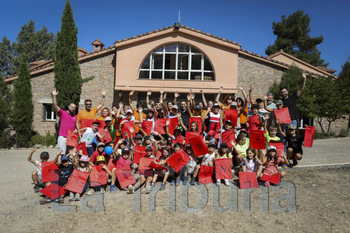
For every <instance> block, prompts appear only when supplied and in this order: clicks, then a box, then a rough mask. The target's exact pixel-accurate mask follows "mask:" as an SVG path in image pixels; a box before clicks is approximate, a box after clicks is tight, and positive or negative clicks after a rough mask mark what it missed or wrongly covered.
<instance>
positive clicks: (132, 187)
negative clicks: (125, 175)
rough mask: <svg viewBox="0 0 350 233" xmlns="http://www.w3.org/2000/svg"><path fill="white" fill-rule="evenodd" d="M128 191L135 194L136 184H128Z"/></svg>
mask: <svg viewBox="0 0 350 233" xmlns="http://www.w3.org/2000/svg"><path fill="white" fill-rule="evenodd" d="M128 193H129V194H133V193H134V186H132V185H129V186H128Z"/></svg>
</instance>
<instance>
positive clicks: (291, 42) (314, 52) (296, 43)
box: [265, 10, 328, 67]
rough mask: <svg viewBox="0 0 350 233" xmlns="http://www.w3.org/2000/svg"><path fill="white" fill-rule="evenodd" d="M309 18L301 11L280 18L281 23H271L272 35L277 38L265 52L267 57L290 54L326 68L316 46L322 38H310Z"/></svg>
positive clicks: (326, 64)
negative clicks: (274, 54) (283, 53)
mask: <svg viewBox="0 0 350 233" xmlns="http://www.w3.org/2000/svg"><path fill="white" fill-rule="evenodd" d="M310 20H311V19H310V17H309V16H308V14H304V11H303V10H298V11H297V12H295V13H293V14H291V15H289V16H288V17H286V16H285V15H283V16H282V21H281V22H273V23H272V29H273V34H275V35H276V36H277V39H276V40H275V43H274V44H273V45H269V46H268V47H267V49H266V50H265V53H266V54H267V55H271V54H273V53H276V52H279V51H280V50H281V49H283V51H284V52H286V53H288V54H291V55H293V56H295V57H297V58H299V59H300V60H303V61H305V62H307V63H309V64H311V65H314V66H325V67H326V66H328V63H324V62H325V61H324V60H323V59H321V52H320V51H319V50H318V49H317V45H319V44H321V43H322V41H323V36H318V37H311V36H310V34H309V33H310V32H311V29H310Z"/></svg>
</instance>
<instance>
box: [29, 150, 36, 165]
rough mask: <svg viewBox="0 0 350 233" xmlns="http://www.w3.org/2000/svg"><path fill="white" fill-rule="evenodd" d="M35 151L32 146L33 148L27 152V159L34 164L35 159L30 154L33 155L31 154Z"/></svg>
mask: <svg viewBox="0 0 350 233" xmlns="http://www.w3.org/2000/svg"><path fill="white" fill-rule="evenodd" d="M35 151H36V149H35V148H33V149H32V150H31V151H30V153H29V155H28V158H27V160H28V161H29V162H31V163H32V164H35V160H33V159H32V156H33V154H34V152H35Z"/></svg>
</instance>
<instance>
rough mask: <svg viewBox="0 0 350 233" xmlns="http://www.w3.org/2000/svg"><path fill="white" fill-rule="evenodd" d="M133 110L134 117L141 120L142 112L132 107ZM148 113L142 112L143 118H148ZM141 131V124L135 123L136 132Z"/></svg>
mask: <svg viewBox="0 0 350 233" xmlns="http://www.w3.org/2000/svg"><path fill="white" fill-rule="evenodd" d="M132 111H133V112H134V117H135V120H136V121H140V120H141V119H140V113H139V112H138V111H137V110H136V109H135V108H132ZM146 116H147V115H146V114H144V113H142V119H146ZM139 131H140V127H139V124H135V133H138V132H139Z"/></svg>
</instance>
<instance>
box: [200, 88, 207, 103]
mask: <svg viewBox="0 0 350 233" xmlns="http://www.w3.org/2000/svg"><path fill="white" fill-rule="evenodd" d="M201 94H202V101H203V105H204V106H203V108H206V107H207V106H208V104H207V99H206V98H205V95H204V92H203V90H202V89H201Z"/></svg>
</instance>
